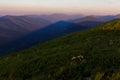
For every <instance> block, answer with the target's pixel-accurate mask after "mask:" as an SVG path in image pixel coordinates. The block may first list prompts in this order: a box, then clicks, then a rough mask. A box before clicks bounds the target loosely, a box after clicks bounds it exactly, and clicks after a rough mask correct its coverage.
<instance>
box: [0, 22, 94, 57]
mask: <svg viewBox="0 0 120 80" xmlns="http://www.w3.org/2000/svg"><path fill="white" fill-rule="evenodd" d="M92 27H93V26H92ZM88 28H91V27H88V26H82V25H80V24H75V23H71V22H67V21H59V22H57V23H54V24H51V25H49V26H47V27H45V28H42V29H39V30H37V31H34V32H32V33H31V34H29V35H26V36H24V37H23V38H21V39H18V40H15V41H13V42H10V44H6V45H4V47H3V46H2V50H3V53H4V52H9V51H14V50H19V49H25V48H28V47H31V46H33V45H35V44H38V43H41V42H45V41H48V40H51V39H53V38H56V37H58V36H62V35H65V34H68V33H71V32H76V31H80V30H84V29H88ZM1 52H2V51H1ZM1 55H2V54H1Z"/></svg>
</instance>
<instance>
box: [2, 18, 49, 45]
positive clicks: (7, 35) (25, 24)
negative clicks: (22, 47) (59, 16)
mask: <svg viewBox="0 0 120 80" xmlns="http://www.w3.org/2000/svg"><path fill="white" fill-rule="evenodd" d="M49 24H50V22H49V21H47V20H44V19H40V18H39V19H36V18H30V17H27V16H3V17H0V45H1V44H4V43H6V42H8V41H12V40H15V39H17V38H20V37H21V36H24V35H27V34H28V33H30V32H32V31H35V30H37V29H40V28H43V27H45V26H47V25H49Z"/></svg>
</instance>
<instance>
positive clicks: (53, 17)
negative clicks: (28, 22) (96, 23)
mask: <svg viewBox="0 0 120 80" xmlns="http://www.w3.org/2000/svg"><path fill="white" fill-rule="evenodd" d="M29 17H32V18H42V19H45V20H48V21H51V22H52V23H55V22H58V21H61V20H63V21H64V20H65V21H66V20H71V19H76V18H81V17H83V15H81V14H80V15H67V14H51V15H30V16H29Z"/></svg>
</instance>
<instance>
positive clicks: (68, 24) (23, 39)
mask: <svg viewBox="0 0 120 80" xmlns="http://www.w3.org/2000/svg"><path fill="white" fill-rule="evenodd" d="M117 18H119V15H111V16H85V17H84V16H83V15H66V14H52V15H39V16H38V15H26V16H9V15H7V16H2V17H0V32H1V34H0V52H1V53H0V55H3V54H5V53H8V52H12V51H16V50H21V49H25V48H28V47H31V46H33V45H36V44H38V43H42V42H45V41H49V40H51V39H54V38H56V37H59V36H62V35H65V34H68V33H71V32H76V31H80V30H84V29H88V28H91V27H95V26H99V25H101V24H103V23H104V22H106V21H109V20H113V19H117ZM60 20H64V21H60ZM57 21H58V22H57Z"/></svg>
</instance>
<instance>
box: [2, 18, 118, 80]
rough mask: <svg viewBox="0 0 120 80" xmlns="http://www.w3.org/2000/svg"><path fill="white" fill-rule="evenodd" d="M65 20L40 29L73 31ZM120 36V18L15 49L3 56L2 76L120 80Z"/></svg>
mask: <svg viewBox="0 0 120 80" xmlns="http://www.w3.org/2000/svg"><path fill="white" fill-rule="evenodd" d="M63 23H66V22H58V23H57V24H59V25H60V26H57V27H56V26H55V25H56V24H53V25H52V26H53V27H54V28H52V29H51V28H49V27H48V28H46V29H43V30H42V31H38V32H36V33H37V34H38V33H44V32H49V31H52V32H49V33H50V34H49V33H47V34H46V33H45V34H46V35H47V36H51V34H53V33H54V34H55V33H60V32H64V31H68V32H69V29H68V25H69V26H70V25H72V26H73V24H71V23H68V22H67V23H66V24H65V25H63ZM61 25H63V26H64V27H62V28H61ZM78 27H79V26H78ZM63 28H64V30H63ZM54 29H55V30H54ZM48 30H49V31H48ZM54 31H55V32H54ZM46 35H45V36H46ZM56 35H57V34H56ZM40 36H43V35H40ZM119 36H120V19H118V20H113V21H110V22H107V23H104V24H102V25H100V26H98V27H95V28H91V29H88V30H85V31H82V32H75V33H71V34H68V35H64V36H62V37H59V38H57V39H54V40H52V41H48V42H46V43H43V44H38V45H36V46H34V47H32V48H29V49H25V50H22V51H17V52H15V53H11V54H9V55H7V56H5V57H2V58H0V70H1V71H0V79H1V80H3V79H5V80H16V79H19V80H31V79H32V80H119V79H120V72H119V70H120V37H119ZM43 37H44V36H43ZM34 38H35V37H34ZM33 40H34V39H33Z"/></svg>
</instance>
